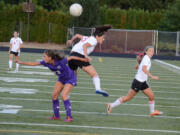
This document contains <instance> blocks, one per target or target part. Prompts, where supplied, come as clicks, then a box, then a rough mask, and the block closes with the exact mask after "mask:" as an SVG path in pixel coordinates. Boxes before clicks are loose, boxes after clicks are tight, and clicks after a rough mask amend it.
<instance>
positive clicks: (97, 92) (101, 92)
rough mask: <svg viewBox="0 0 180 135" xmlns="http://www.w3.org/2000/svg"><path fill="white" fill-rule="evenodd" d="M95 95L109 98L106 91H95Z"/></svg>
mask: <svg viewBox="0 0 180 135" xmlns="http://www.w3.org/2000/svg"><path fill="white" fill-rule="evenodd" d="M96 94H101V95H103V96H104V97H108V96H109V94H108V93H107V92H106V91H103V90H96Z"/></svg>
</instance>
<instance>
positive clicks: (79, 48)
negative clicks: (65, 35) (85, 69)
mask: <svg viewBox="0 0 180 135" xmlns="http://www.w3.org/2000/svg"><path fill="white" fill-rule="evenodd" d="M86 43H89V44H90V45H91V46H90V47H88V48H87V54H88V55H89V54H90V53H92V52H93V50H94V48H95V47H96V45H97V40H96V38H95V37H93V36H90V37H87V36H83V38H82V39H81V40H80V41H79V42H78V43H77V44H75V45H74V46H73V48H72V50H71V52H77V53H80V54H82V55H84V51H83V46H84V45H85V44H86Z"/></svg>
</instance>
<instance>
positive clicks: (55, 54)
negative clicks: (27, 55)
mask: <svg viewBox="0 0 180 135" xmlns="http://www.w3.org/2000/svg"><path fill="white" fill-rule="evenodd" d="M64 57H65V54H64V52H63V51H57V50H45V51H44V61H45V62H46V63H50V62H51V61H52V60H62V59H63V58H64Z"/></svg>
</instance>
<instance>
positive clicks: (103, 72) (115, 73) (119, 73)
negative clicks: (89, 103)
mask: <svg viewBox="0 0 180 135" xmlns="http://www.w3.org/2000/svg"><path fill="white" fill-rule="evenodd" d="M20 71H21V70H20ZM121 71H122V70H121ZM22 72H24V73H21V72H19V73H21V74H29V73H25V72H26V71H22ZM27 72H28V71H27ZM29 72H31V71H29ZM48 72H49V71H48ZM48 72H47V73H48ZM124 72H126V73H124ZM9 73H11V72H9ZM12 73H13V72H12ZM48 74H51V75H53V73H52V72H49V73H48ZM135 74H136V72H129V70H127V71H123V73H121V72H119V71H118V72H115V71H113V72H109V71H108V72H106V71H101V72H99V75H100V76H103V77H114V76H116V77H117V75H119V76H129V75H134V76H135ZM153 74H156V75H159V76H161V77H162V78H165V77H174V75H173V74H172V73H170V74H165V72H162V73H159V72H153ZM162 74H163V75H162ZM41 75H42V74H41Z"/></svg>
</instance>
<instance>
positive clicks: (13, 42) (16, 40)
mask: <svg viewBox="0 0 180 135" xmlns="http://www.w3.org/2000/svg"><path fill="white" fill-rule="evenodd" d="M22 43H23V42H22V40H21V38H19V37H17V38H14V37H13V38H11V40H10V44H11V45H12V48H11V51H13V52H18V51H17V49H18V48H19V46H20V45H21V44H22ZM19 52H20V50H19Z"/></svg>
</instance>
